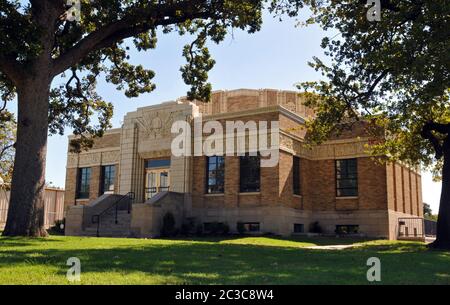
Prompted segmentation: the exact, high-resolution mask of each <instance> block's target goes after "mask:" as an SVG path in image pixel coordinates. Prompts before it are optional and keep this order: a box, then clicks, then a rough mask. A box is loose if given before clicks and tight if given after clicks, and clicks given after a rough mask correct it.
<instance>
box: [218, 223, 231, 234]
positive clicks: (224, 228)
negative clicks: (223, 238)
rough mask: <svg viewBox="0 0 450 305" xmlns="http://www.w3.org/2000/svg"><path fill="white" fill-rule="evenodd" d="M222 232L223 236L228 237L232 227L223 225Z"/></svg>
mask: <svg viewBox="0 0 450 305" xmlns="http://www.w3.org/2000/svg"><path fill="white" fill-rule="evenodd" d="M220 231H221V233H222V235H228V234H230V226H229V225H228V224H227V223H222V226H221V229H220Z"/></svg>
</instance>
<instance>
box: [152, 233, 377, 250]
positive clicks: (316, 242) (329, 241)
mask: <svg viewBox="0 0 450 305" xmlns="http://www.w3.org/2000/svg"><path fill="white" fill-rule="evenodd" d="M247 238H248V239H253V238H256V239H257V238H267V239H270V240H274V241H280V242H284V241H287V242H295V243H303V244H305V245H304V246H308V245H311V246H335V245H353V244H359V243H364V242H368V241H373V240H374V239H368V238H359V237H306V236H291V237H281V236H275V235H265V236H252V235H230V236H203V237H177V238H170V239H168V238H161V239H160V240H177V241H200V242H211V243H226V242H233V241H240V240H242V241H244V240H245V239H247ZM306 244H308V245H306ZM243 245H245V242H244V243H243ZM260 246H261V247H264V246H270V247H272V245H269V244H266V245H264V244H261V245H260ZM283 247H289V245H285V246H283ZM299 247H301V245H300V244H299V246H297V247H295V248H299Z"/></svg>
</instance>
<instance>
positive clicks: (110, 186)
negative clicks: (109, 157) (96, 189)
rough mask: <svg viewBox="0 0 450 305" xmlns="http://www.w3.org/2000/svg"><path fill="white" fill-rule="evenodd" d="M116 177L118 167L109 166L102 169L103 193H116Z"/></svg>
mask: <svg viewBox="0 0 450 305" xmlns="http://www.w3.org/2000/svg"><path fill="white" fill-rule="evenodd" d="M115 177H116V167H115V166H114V165H108V166H103V167H102V185H101V193H102V194H104V193H105V192H110V191H114V180H115Z"/></svg>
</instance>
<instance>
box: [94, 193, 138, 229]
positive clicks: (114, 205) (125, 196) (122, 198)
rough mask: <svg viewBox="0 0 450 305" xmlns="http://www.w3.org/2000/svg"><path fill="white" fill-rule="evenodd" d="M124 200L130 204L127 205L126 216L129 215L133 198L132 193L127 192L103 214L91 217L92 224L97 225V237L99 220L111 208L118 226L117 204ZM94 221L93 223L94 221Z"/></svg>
mask: <svg viewBox="0 0 450 305" xmlns="http://www.w3.org/2000/svg"><path fill="white" fill-rule="evenodd" d="M125 198H127V199H130V202H129V203H128V207H127V208H128V214H130V213H131V205H132V201H133V200H134V198H135V196H134V193H133V192H129V193H127V194H126V195H123V196H122V197H120V198H119V199H118V200H117V201H116V202H114V203H113V204H112V205H111V206H110V207H108V208H107V209H106V210H104V211H103V212H101V213H100V214H97V215H93V216H92V219H91V221H92V223H97V237H100V219H101V217H102V216H103V215H104V214H106V213H108V212H109V211H110V210H112V209H113V208H115V209H116V213H115V223H116V224H118V220H117V216H118V213H119V203H121V202H122V200H124V199H125ZM94 219H95V221H94Z"/></svg>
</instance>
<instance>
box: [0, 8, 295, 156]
mask: <svg viewBox="0 0 450 305" xmlns="http://www.w3.org/2000/svg"><path fill="white" fill-rule="evenodd" d="M66 2H67V1H61V0H52V1H30V2H29V3H28V2H24V1H6V0H3V1H0V94H1V96H2V98H3V99H4V100H10V99H11V98H13V97H14V94H15V89H16V88H15V86H17V85H18V84H19V83H20V82H21V81H22V80H23V79H25V78H27V77H40V75H43V74H46V75H50V79H51V78H54V77H56V76H58V75H60V74H61V73H63V72H66V73H67V74H68V76H67V77H66V76H65V75H63V78H62V79H63V82H65V83H62V84H56V85H55V84H54V86H53V90H52V91H51V94H50V96H49V104H50V111H49V130H50V133H52V134H54V133H59V134H63V132H64V129H65V127H71V128H73V130H74V133H75V134H77V135H80V136H81V138H83V141H84V140H86V141H84V142H85V144H89V142H92V141H88V140H87V139H88V138H89V136H92V135H93V136H101V134H102V132H103V131H104V130H105V129H106V128H108V127H109V126H110V123H109V121H110V118H111V116H112V105H111V104H110V103H108V102H106V101H104V100H103V99H102V98H101V97H100V96H98V94H97V93H96V80H97V78H98V77H104V78H105V80H106V81H107V82H109V83H111V84H113V85H114V86H115V87H116V89H117V90H120V91H122V92H124V94H125V96H126V97H128V98H132V97H137V96H139V95H140V94H142V93H149V92H151V91H153V90H154V89H155V85H154V84H153V83H152V80H153V78H154V76H155V73H154V72H153V71H152V70H150V69H146V68H145V67H144V66H142V65H135V64H132V63H131V62H130V55H129V53H130V48H131V47H134V48H135V49H136V50H137V51H142V52H145V51H148V50H151V49H154V48H156V47H157V38H158V37H157V33H161V34H162V35H164V34H167V33H170V32H177V33H179V34H180V35H191V36H192V37H194V38H193V39H194V41H193V42H192V43H191V44H190V45H187V46H185V47H184V48H183V50H182V55H183V56H184V58H185V59H186V64H185V65H183V66H182V67H181V68H180V71H181V73H182V77H183V79H184V81H185V83H186V84H187V85H189V86H190V90H189V92H188V97H189V99H198V100H203V101H208V100H209V98H210V95H211V90H212V86H211V84H209V83H208V72H209V71H211V69H212V68H213V67H214V63H215V61H214V59H213V58H212V57H211V54H210V53H209V50H208V48H207V44H208V42H209V41H212V42H214V43H220V42H221V41H223V40H224V38H225V37H226V35H227V33H228V31H229V30H232V29H241V30H245V31H247V32H248V33H254V32H256V31H258V30H260V28H261V24H262V18H261V16H262V10H263V9H264V6H265V5H267V6H268V7H269V10H270V11H271V12H273V13H274V14H277V15H281V14H285V15H289V16H296V15H297V12H298V10H299V9H300V8H301V7H302V5H303V1H299V0H288V1H284V0H283V1H275V0H183V1H172V0H170V1H159V0H125V1H123V0H121V1H111V0H95V1H90V0H81V6H80V8H81V12H80V14H79V16H80V17H81V18H79V20H77V22H71V21H68V20H67V11H68V9H70V7H67V3H66ZM77 16H78V14H77ZM180 51H181V50H180ZM15 71H17V73H16V72H15ZM3 113H5V112H2V113H1V114H2V117H0V119H2V118H3V117H4V115H3ZM94 117H96V118H94ZM84 138H85V139H84ZM83 146H84V144H82V143H80V145H78V146H74V147H78V148H82V147H83Z"/></svg>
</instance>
